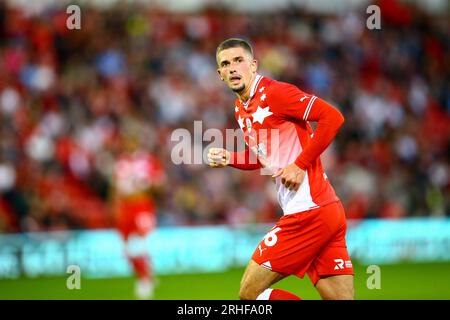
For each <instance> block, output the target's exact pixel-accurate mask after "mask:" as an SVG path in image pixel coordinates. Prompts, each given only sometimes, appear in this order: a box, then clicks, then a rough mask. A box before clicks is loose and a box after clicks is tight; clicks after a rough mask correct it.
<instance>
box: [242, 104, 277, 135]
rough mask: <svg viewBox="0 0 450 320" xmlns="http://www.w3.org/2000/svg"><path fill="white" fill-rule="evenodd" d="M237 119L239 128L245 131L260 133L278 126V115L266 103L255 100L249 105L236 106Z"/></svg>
mask: <svg viewBox="0 0 450 320" xmlns="http://www.w3.org/2000/svg"><path fill="white" fill-rule="evenodd" d="M234 111H235V117H236V121H237V122H238V124H239V127H240V128H241V129H242V130H243V131H244V132H247V131H253V130H255V131H259V130H260V129H271V128H275V127H276V126H277V121H278V118H277V115H276V114H275V113H274V110H272V108H271V107H270V106H269V105H268V104H267V102H265V101H261V100H260V99H253V100H252V101H250V102H249V103H248V104H247V105H244V104H241V103H239V104H236V105H235V110H234Z"/></svg>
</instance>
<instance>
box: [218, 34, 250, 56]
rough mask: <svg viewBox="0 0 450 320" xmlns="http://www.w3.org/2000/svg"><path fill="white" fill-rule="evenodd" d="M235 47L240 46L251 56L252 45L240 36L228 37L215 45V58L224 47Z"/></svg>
mask: <svg viewBox="0 0 450 320" xmlns="http://www.w3.org/2000/svg"><path fill="white" fill-rule="evenodd" d="M237 47H241V48H242V49H244V50H245V51H247V52H248V53H249V54H250V55H251V56H252V57H253V49H252V46H251V45H250V44H249V43H248V42H247V41H245V40H244V39H240V38H229V39H227V40H225V41H223V42H222V43H221V44H219V46H218V47H217V50H216V60H217V57H218V56H219V53H220V52H221V51H223V50H226V49H230V48H237ZM217 62H218V61H217Z"/></svg>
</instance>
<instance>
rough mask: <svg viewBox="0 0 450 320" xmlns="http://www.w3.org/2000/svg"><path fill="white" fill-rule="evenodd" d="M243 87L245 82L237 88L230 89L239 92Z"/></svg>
mask: <svg viewBox="0 0 450 320" xmlns="http://www.w3.org/2000/svg"><path fill="white" fill-rule="evenodd" d="M244 89H245V84H242V85H240V86H239V87H237V88H231V90H233V92H234V93H240V92H243V91H244Z"/></svg>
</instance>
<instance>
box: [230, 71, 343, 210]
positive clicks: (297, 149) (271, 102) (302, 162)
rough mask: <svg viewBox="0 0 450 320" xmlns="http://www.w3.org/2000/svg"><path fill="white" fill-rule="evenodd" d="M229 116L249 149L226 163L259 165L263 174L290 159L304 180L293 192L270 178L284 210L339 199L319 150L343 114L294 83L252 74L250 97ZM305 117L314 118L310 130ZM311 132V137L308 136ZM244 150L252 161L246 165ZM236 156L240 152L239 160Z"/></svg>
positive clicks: (246, 167) (247, 159)
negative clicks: (250, 153) (232, 117)
mask: <svg viewBox="0 0 450 320" xmlns="http://www.w3.org/2000/svg"><path fill="white" fill-rule="evenodd" d="M234 110H235V116H236V120H237V121H238V123H239V126H240V127H241V129H242V130H243V132H244V134H245V141H246V143H247V145H248V147H249V148H247V150H246V152H244V153H241V154H239V153H232V160H231V163H230V165H231V166H233V167H237V168H241V169H255V168H258V167H261V168H265V170H266V173H267V174H273V173H275V172H276V171H277V170H278V169H280V168H284V167H286V166H287V165H289V164H291V163H293V162H295V163H296V164H297V165H298V166H299V167H300V168H302V169H304V170H305V172H306V174H305V178H304V180H303V182H302V184H301V185H300V187H299V189H298V190H297V191H295V190H292V191H290V190H289V189H287V188H285V187H284V185H282V184H281V179H280V177H278V178H277V179H276V188H277V193H278V201H279V203H280V205H281V207H282V209H283V212H284V214H291V213H296V212H301V211H305V210H310V209H313V208H317V207H320V206H324V205H326V204H328V203H332V202H335V201H339V198H338V197H337V196H336V194H335V192H334V189H333V187H332V186H331V184H330V182H329V181H328V178H327V176H326V174H325V172H324V170H323V168H322V163H321V161H320V154H321V153H322V152H323V151H324V150H325V148H326V147H327V146H328V145H329V143H330V142H331V141H332V139H333V138H334V136H335V134H336V133H337V130H338V129H339V127H340V126H341V125H342V123H343V121H344V118H343V117H342V115H341V114H340V112H339V111H338V110H337V109H336V108H334V107H332V106H331V105H330V104H328V103H327V102H325V101H323V100H322V99H320V98H318V97H316V96H314V95H310V94H307V93H304V92H303V91H301V90H300V89H298V88H297V87H296V86H294V85H291V84H288V83H284V82H279V81H275V80H272V79H270V78H267V77H263V76H261V75H257V76H256V79H255V81H254V82H253V85H252V88H251V92H250V97H249V99H248V101H247V102H245V103H242V102H241V101H240V100H239V99H236V102H235V108H234ZM309 121H318V126H317V128H316V130H315V132H314V131H313V129H312V128H311V126H310V125H309V123H308V122H309ZM314 135H315V136H314ZM249 149H250V150H251V152H253V153H254V154H256V158H257V162H256V161H255V162H253V165H251V164H249V161H250V160H251V158H252V157H251V156H250V155H249V152H250V151H249ZM242 155H245V163H244V164H242V163H238V161H243V157H242Z"/></svg>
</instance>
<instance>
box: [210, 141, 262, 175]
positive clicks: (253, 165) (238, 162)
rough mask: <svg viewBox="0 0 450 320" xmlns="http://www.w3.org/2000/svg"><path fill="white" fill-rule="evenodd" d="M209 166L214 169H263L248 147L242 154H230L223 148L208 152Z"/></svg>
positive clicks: (212, 149)
mask: <svg viewBox="0 0 450 320" xmlns="http://www.w3.org/2000/svg"><path fill="white" fill-rule="evenodd" d="M208 164H209V166H210V167H212V168H223V167H226V166H230V167H233V168H237V169H241V170H256V169H261V168H262V165H261V163H260V162H259V161H258V159H257V158H256V155H255V154H254V153H253V152H251V151H250V149H249V148H248V147H247V148H245V150H244V151H242V152H230V151H227V150H225V149H223V148H211V149H209V151H208Z"/></svg>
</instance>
